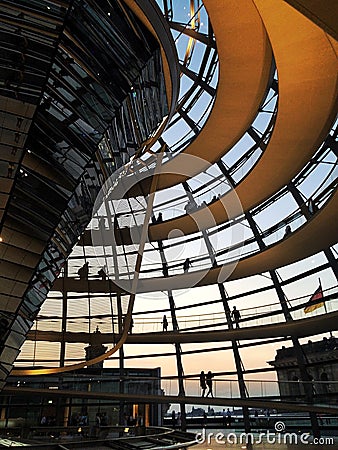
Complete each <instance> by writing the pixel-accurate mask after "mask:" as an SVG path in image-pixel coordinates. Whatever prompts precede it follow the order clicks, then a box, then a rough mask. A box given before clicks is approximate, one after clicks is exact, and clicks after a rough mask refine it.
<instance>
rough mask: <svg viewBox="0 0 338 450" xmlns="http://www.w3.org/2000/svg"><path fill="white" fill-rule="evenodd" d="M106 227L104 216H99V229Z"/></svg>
mask: <svg viewBox="0 0 338 450" xmlns="http://www.w3.org/2000/svg"><path fill="white" fill-rule="evenodd" d="M105 228H106V219H105V218H104V217H100V218H99V230H104V229H105Z"/></svg>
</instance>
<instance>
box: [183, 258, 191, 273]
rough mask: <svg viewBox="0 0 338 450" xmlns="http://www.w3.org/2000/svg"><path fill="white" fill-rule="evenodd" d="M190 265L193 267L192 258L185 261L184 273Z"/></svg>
mask: <svg viewBox="0 0 338 450" xmlns="http://www.w3.org/2000/svg"><path fill="white" fill-rule="evenodd" d="M189 267H191V262H190V259H189V258H187V259H186V260H185V261H184V263H183V270H184V273H186V272H188V270H189Z"/></svg>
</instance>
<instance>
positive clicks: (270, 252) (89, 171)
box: [0, 0, 338, 429]
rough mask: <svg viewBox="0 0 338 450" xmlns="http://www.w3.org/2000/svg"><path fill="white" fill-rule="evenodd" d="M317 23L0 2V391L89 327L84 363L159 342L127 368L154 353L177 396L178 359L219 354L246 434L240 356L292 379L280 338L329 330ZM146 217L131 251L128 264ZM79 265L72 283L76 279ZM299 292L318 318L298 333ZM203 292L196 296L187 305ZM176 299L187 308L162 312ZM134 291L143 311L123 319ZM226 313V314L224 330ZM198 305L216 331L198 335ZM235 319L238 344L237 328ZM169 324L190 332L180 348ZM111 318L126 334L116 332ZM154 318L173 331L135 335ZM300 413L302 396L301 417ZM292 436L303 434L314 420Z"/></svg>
mask: <svg viewBox="0 0 338 450" xmlns="http://www.w3.org/2000/svg"><path fill="white" fill-rule="evenodd" d="M305 3H306V4H305ZM47 4H48V5H47ZM46 5H47V7H46ZM188 6H189V7H190V13H187V11H188V10H189V8H186V7H188ZM161 8H162V10H161ZM336 8H337V6H336V5H335V2H333V1H328V2H325V6H324V5H323V4H322V2H321V6H320V5H319V3H318V2H316V1H311V2H293V1H291V0H290V1H284V0H243V1H241V2H238V1H235V0H227V1H223V0H204V2H203V3H201V2H200V1H198V0H191V1H190V2H187V3H185V2H183V3H182V2H181V3H179V2H173V4H172V2H168V1H164V2H159V5H157V4H156V3H155V2H145V1H142V0H137V1H132V0H128V1H127V0H126V1H123V2H116V3H115V2H109V1H104V2H96V1H94V0H86V1H85V2H80V1H78V0H72V1H69V2H58V1H52V0H51V1H48V2H47V3H46V2H39V1H37V0H35V1H34V2H29V1H28V0H27V1H24V0H23V1H22V2H21V3H20V6H18V5H17V4H16V2H12V1H10V0H6V1H3V2H1V5H0V14H1V15H0V20H1V22H2V25H3V27H2V31H1V34H0V36H1V42H2V44H1V45H2V47H3V48H4V49H5V51H4V52H3V56H2V57H1V58H2V59H1V61H2V65H1V80H2V82H1V85H0V111H1V123H2V131H1V147H0V151H1V161H0V170H1V174H0V175H1V179H0V183H1V190H0V202H1V203H0V207H1V210H0V214H1V216H0V220H1V231H0V236H1V239H2V242H1V243H0V267H1V274H0V286H1V288H0V313H1V326H2V330H3V337H2V339H1V347H0V351H1V356H0V387H3V386H4V383H5V380H6V378H7V376H8V375H9V373H10V371H11V370H12V367H13V364H14V362H15V360H17V362H16V371H15V374H20V370H21V369H20V367H21V368H22V366H25V365H38V366H45V367H48V368H49V369H48V370H52V369H53V368H55V370H57V371H58V372H62V370H63V369H62V368H63V367H65V369H64V370H70V369H69V367H71V365H72V364H78V363H80V362H81V361H83V360H84V358H83V342H88V343H91V342H92V339H93V334H94V333H93V332H94V330H95V328H96V326H97V325H98V324H99V326H100V330H101V331H102V336H101V338H102V339H101V341H102V342H105V343H108V342H109V339H111V341H112V342H111V344H112V348H111V349H110V350H109V351H108V353H107V355H106V356H105V355H103V356H102V358H101V359H102V360H104V359H107V362H110V361H113V362H115V361H116V360H114V353H115V352H117V351H119V364H120V365H121V364H122V368H121V369H123V353H121V348H122V344H123V348H126V347H127V346H128V344H134V343H142V344H144V345H146V344H150V343H153V344H168V343H170V344H174V350H173V351H172V350H171V351H169V350H166V349H163V351H162V353H158V352H155V353H154V352H153V350H151V349H149V350H148V349H146V347H145V349H144V350H139V352H140V354H139V355H138V354H137V352H136V353H135V354H133V353H131V355H129V357H130V358H131V359H132V358H134V359H137V358H138V357H142V358H144V357H146V356H147V357H148V358H149V359H150V360H151V361H153V364H156V361H157V359H156V358H158V357H161V356H162V357H164V356H169V355H170V357H171V358H172V359H173V361H174V366H175V367H176V370H177V386H178V390H179V392H180V395H181V396H184V376H185V374H186V373H187V372H186V370H185V369H184V363H187V365H188V366H189V367H190V363H188V356H189V355H191V354H192V355H194V349H192V350H191V349H190V348H187V347H184V345H186V344H187V343H190V344H192V343H196V342H217V343H219V342H223V341H224V342H225V343H226V344H227V345H228V347H227V350H226V351H225V354H226V355H227V357H229V355H230V357H231V358H232V360H233V365H234V369H235V371H236V372H237V375H238V385H239V396H240V398H241V400H242V404H243V412H244V419H245V427H246V429H249V428H250V421H249V413H248V406H247V404H248V400H247V393H246V392H247V391H246V386H245V373H246V370H245V367H244V366H245V364H244V363H243V360H244V358H245V357H246V356H245V354H244V351H243V349H240V348H239V347H240V345H239V340H240V339H242V340H245V341H250V345H257V346H258V345H264V344H263V343H262V341H260V339H263V338H264V337H265V338H269V339H270V342H271V343H278V342H280V340H281V339H282V340H285V341H289V342H290V343H291V345H293V346H294V347H295V349H296V350H295V351H296V354H297V361H298V364H299V368H300V373H301V377H302V380H303V381H304V382H308V381H309V374H308V372H307V370H306V361H304V356H303V355H302V351H301V340H300V339H301V338H303V337H309V336H314V335H319V334H321V333H323V332H325V331H333V330H335V329H336V327H335V326H334V323H335V321H336V312H335V309H336V292H337V279H338V268H337V233H336V226H335V224H336V220H337V214H338V213H337V211H338V208H337V201H338V200H337V199H338V197H337V192H336V189H337V170H336V169H337V156H338V148H337V142H336V140H337V123H336V122H335V119H336V114H337V74H338V71H337V48H338V47H337V45H338V44H337V41H336V40H335V39H336V36H337V34H336V33H337V29H336V28H337V27H336V24H337V23H338V22H337V21H333V20H332V17H336V18H337V14H338V13H337V9H336ZM160 148H161V149H163V148H165V150H166V152H165V155H164V163H163V164H162V165H161V167H160V168H159V174H157V173H156V168H154V166H155V163H156V160H157V159H158V154H159V152H160ZM154 173H155V174H156V175H155V176H154ZM134 178H135V180H136V181H135V182H133V180H134ZM130 180H131V182H130ZM154 180H156V182H154ZM129 182H130V183H129ZM128 183H129V184H128ZM102 186H104V188H103V190H102V191H101V192H100V189H101V187H102ZM121 186H122V188H123V189H125V191H124V192H123V195H118V194H116V192H120V191H119V190H118V189H119V188H120V187H121ZM125 186H127V187H126V188H125ZM114 189H117V191H116V190H114ZM155 191H156V192H155ZM152 195H153V196H154V206H153V208H151V207H150V206H149V205H150V203H149V202H148V200H149V198H151V197H152ZM98 198H99V199H100V202H99V203H98V200H97V199H98ZM102 205H103V207H104V208H103V207H102V208H103V209H102V208H101V206H102ZM187 206H189V208H187ZM147 214H148V216H149V215H151V216H152V220H151V222H152V223H151V224H149V233H148V234H149V240H148V241H147V242H146V244H145V248H144V251H142V252H141V253H142V254H141V255H140V257H138V255H139V250H138V245H139V242H140V235H141V232H142V229H144V227H146V228H147V226H148V223H147V221H145V220H144V218H145V217H146V215H147ZM159 215H160V217H162V219H161V220H158V217H159ZM88 224H89V226H88ZM86 227H87V229H86ZM85 229H86V231H85ZM81 236H82V237H81ZM80 237H81V239H80ZM79 239H80V240H79ZM141 257H142V264H140V267H139V269H136V268H135V261H136V259H137V258H139V260H140V258H141ZM187 258H188V259H189V262H190V263H191V266H190V267H189V265H188V270H186V269H184V270H183V267H184V266H183V264H184V262H185V261H186V259H187ZM310 258H311V260H310ZM309 261H311V264H310V263H309ZM312 261H314V263H312ZM84 263H88V264H89V267H90V273H89V277H88V276H87V277H84V279H78V270H79V269H80V267H81V266H82V265H83V264H84ZM100 268H101V269H104V271H105V275H104V276H102V279H99V278H100V277H98V275H97V271H98V270H99V269H100ZM93 272H95V274H94V273H93ZM135 273H137V276H139V280H138V283H137V291H136V303H135V305H136V309H134V311H132V308H130V302H129V299H130V297H129V295H130V293H132V295H133V294H134V293H133V291H132V289H131V285H132V284H133V281H134V279H135ZM319 277H323V279H324V280H325V283H327V295H328V298H329V299H330V301H328V302H327V304H328V308H329V314H328V316H326V315H325V314H321V315H319V316H318V317H312V318H310V319H308V318H304V317H303V316H301V312H302V308H303V306H304V304H305V303H306V298H308V296H309V294H310V293H311V291H312V290H314V289H312V286H313V282H314V279H316V280H317V278H319ZM263 279H264V280H263ZM237 281H238V282H242V285H241V286H240V287H237V289H233V288H232V286H234V284H233V283H235V282H237ZM316 283H317V281H316ZM206 287H208V289H210V292H212V293H211V294H207V295H210V298H209V297H208V298H207V299H206V300H204V301H202V302H199V301H195V297H198V298H200V293H201V292H202V291H201V289H206ZM182 292H189V293H190V294H189V296H188V295H187V294H184V295H185V297H184V300H181V298H180V295H182V296H183V294H182ZM205 292H206V291H203V295H205ZM144 293H147V294H149V295H150V298H154V299H155V300H156V302H152V306H149V305H148V303H147V301H148V300H149V299H148V298H147V297H142V296H140V299H139V302H138V301H137V294H143V295H144ZM154 296H155V297H154ZM156 296H157V297H156ZM258 296H260V297H261V298H262V301H261V300H260V299H259V304H258V305H257V306H256V305H255V301H256V300H257V298H258ZM267 296H269V298H271V301H270V302H269V300H268V297H267ZM46 297H47V300H46V301H45V298H46ZM188 297H189V298H188ZM142 302H143V303H142ZM234 303H236V305H240V309H241V310H242V312H243V310H244V312H245V314H243V315H242V319H241V329H240V330H237V329H236V328H235V323H234V322H233V317H232V316H231V309H230V307H232V306H233V304H234ZM142 304H144V306H142ZM149 304H150V303H149ZM270 304H271V305H273V306H272V308H273V309H274V311H275V312H272V311H271V310H270V309H269V308H268V307H270ZM210 305H213V306H212V307H213V308H215V312H216V313H217V314H219V318H220V320H219V323H218V322H217V321H216V322H215V321H212V322H211V324H210V326H213V327H216V329H215V330H214V329H213V330H209V331H205V329H204V328H205V325H203V324H202V325H201V324H200V323H201V321H204V320H206V318H207V315H208V314H209V308H210V307H211V306H210ZM254 308H256V309H257V308H258V315H259V316H261V317H262V322H261V323H260V324H259V325H258V326H252V324H251V323H250V320H252V318H251V317H252V316H253V315H254V314H255V312H254V311H251V310H252V309H254ZM246 309H248V311H246ZM256 309H255V311H256ZM181 312H183V313H185V314H188V315H189V316H190V319H189V320H191V321H192V322H193V323H199V325H194V326H193V327H191V329H189V327H188V328H187V329H186V330H185V327H184V326H183V316H182V317H181V316H180V314H181ZM131 314H133V318H134V327H135V328H136V330H137V333H136V334H135V335H134V336H130V335H128V330H126V327H124V324H127V323H128V322H126V321H125V320H126V317H128V319H129V320H131ZM163 314H167V315H168V318H169V320H170V324H171V325H170V326H171V328H172V331H173V333H172V336H169V335H167V334H165V333H158V335H156V336H157V338H158V339H157V338H156V336H155V337H154V335H153V333H152V332H151V331H154V330H152V329H151V327H152V326H153V327H154V326H155V327H157V328H156V331H160V330H159V329H158V328H161V319H162V315H163ZM246 314H247V315H246ZM148 317H151V321H149V322H147V320H148V319H147V318H148ZM271 317H274V324H273V325H269V322H268V320H269V318H271ZM328 319H329V320H328ZM184 320H185V319H184ZM208 320H209V319H208ZM298 321H300V322H299V323H298ZM33 323H34V330H35V331H33V330H32V331H29V330H30V328H31V327H32V325H33ZM151 324H153V325H151ZM154 324H155V325H154ZM221 325H222V326H223V327H224V328H225V329H226V330H225V331H220V330H219V329H217V326H221ZM236 325H238V324H236ZM48 327H50V328H48ZM300 327H301V332H300V331H299V330H300ZM138 328H139V329H138ZM140 329H141V330H142V331H140ZM123 330H124V331H125V333H123ZM28 333H29V334H28ZM27 334H28V340H27V341H26V342H25V344H24V345H23V347H22V351H21V354H20V355H19V353H20V349H21V346H22V344H23V343H24V341H25V339H26V336H27ZM121 335H124V341H123V342H121V340H119V339H120V338H121ZM156 339H157V340H156ZM47 341H52V342H51V344H50V345H51V347H50V348H51V349H52V350H51V351H50V350H48V347H47V346H48V343H47ZM53 341H54V342H53ZM101 341H100V342H101ZM117 342H120V344H121V345H120V344H119V346H118V347H116V350H114V345H116V343H117ZM52 344H55V345H54V346H53V345H52ZM248 345H249V344H248ZM33 346H35V347H34V348H35V349H34V352H33V350H32V349H33ZM39 348H41V351H40V352H39V351H38V350H39ZM142 348H143V347H142ZM36 349H38V350H37V351H36ZM219 349H220V351H221V347H220V348H219ZM133 351H134V350H132V352H133ZM201 351H205V352H206V354H207V353H208V349H201ZM216 351H217V350H216ZM222 351H223V350H222ZM81 352H82V353H81ZM159 352H161V350H160V351H159ZM33 353H34V354H33ZM142 353H143V354H142ZM196 354H197V353H196ZM18 355H19V357H18V358H17V356H18ZM121 355H122V356H121ZM152 358H154V359H152ZM121 361H122V362H121ZM81 364H83V365H84V366H86V365H88V366H89V365H90V364H91V362H90V361H89V362H85V361H84V362H83V363H82V362H81ZM264 364H265V361H259V362H258V363H257V366H258V369H260V368H261V367H259V365H261V366H263V365H264ZM60 367H61V368H60ZM66 367H68V369H66ZM258 369H257V370H258ZM41 370H43V369H40V371H41ZM46 370H47V369H46ZM188 370H189V369H188ZM22 373H24V372H22ZM31 373H32V374H34V369H32V370H31ZM313 400H314V399H313V394H311V392H309V391H308V390H305V399H304V401H306V402H313ZM181 408H182V409H181V412H182V417H183V420H184V415H185V407H184V403H182V404H181ZM310 419H311V423H312V426H313V428H314V429H316V427H318V422H317V419H316V416H315V413H314V412H312V413H311V414H310Z"/></svg>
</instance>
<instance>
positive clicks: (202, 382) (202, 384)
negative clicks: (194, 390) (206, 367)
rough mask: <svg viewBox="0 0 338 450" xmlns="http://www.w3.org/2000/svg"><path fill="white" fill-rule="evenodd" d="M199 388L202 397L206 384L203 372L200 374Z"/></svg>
mask: <svg viewBox="0 0 338 450" xmlns="http://www.w3.org/2000/svg"><path fill="white" fill-rule="evenodd" d="M200 387H201V389H202V397H204V395H205V390H206V388H207V385H206V382H205V373H204V371H203V370H202V372H201V373H200Z"/></svg>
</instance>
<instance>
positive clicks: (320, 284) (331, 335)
mask: <svg viewBox="0 0 338 450" xmlns="http://www.w3.org/2000/svg"><path fill="white" fill-rule="evenodd" d="M318 281H319V286H320V288H321V291H322V292H323V288H322V283H321V281H320V278H318ZM323 303H324V309H325V314H327V307H326V301H325V300H324V302H323ZM330 337H333V334H332V331H330Z"/></svg>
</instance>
